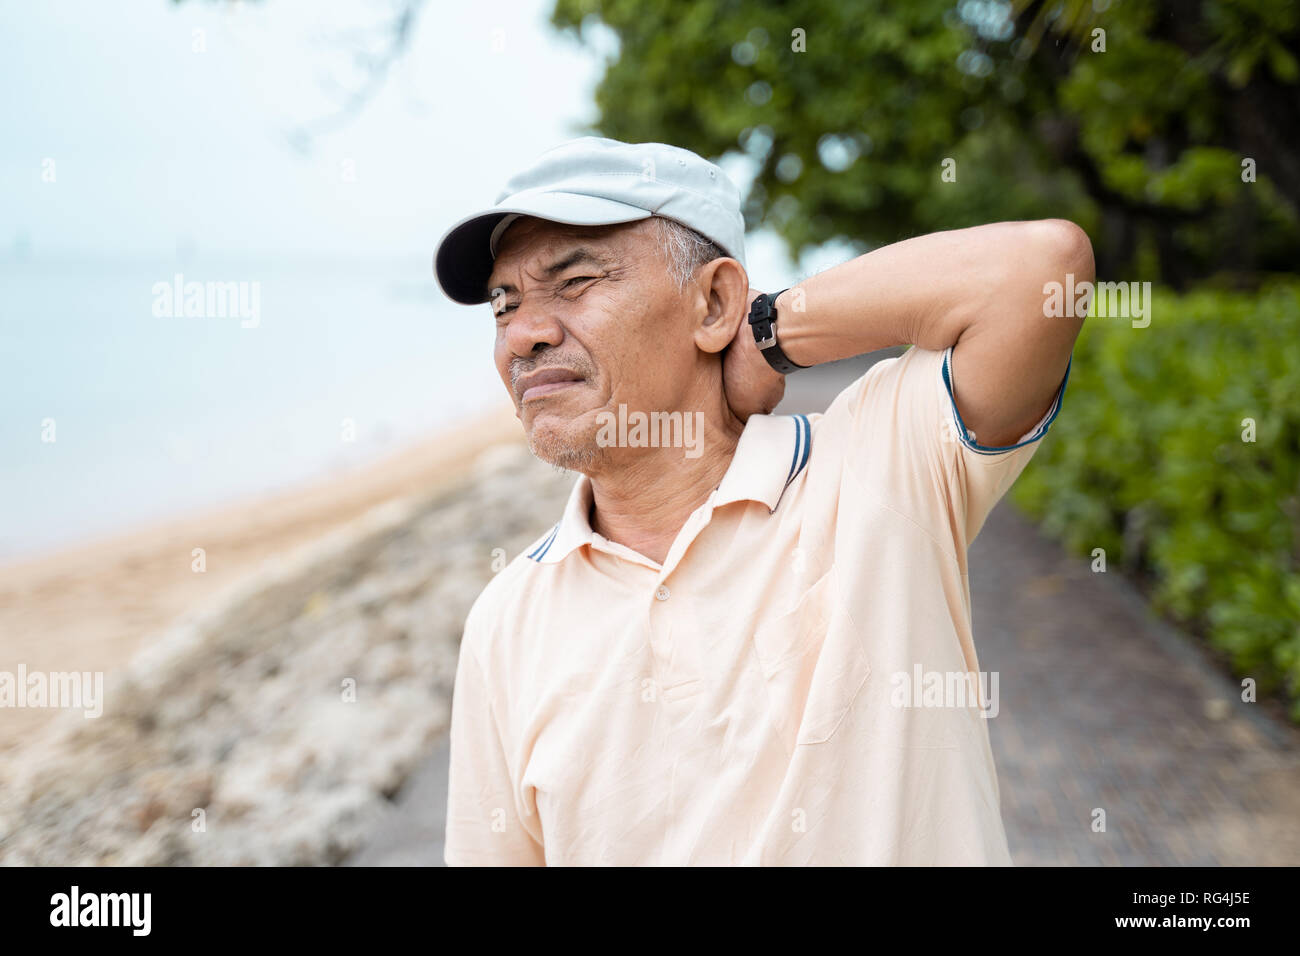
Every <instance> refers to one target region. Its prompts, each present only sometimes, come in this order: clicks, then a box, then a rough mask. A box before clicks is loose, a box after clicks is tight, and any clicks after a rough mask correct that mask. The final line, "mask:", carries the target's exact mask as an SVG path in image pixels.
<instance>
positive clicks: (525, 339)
mask: <svg viewBox="0 0 1300 956" xmlns="http://www.w3.org/2000/svg"><path fill="white" fill-rule="evenodd" d="M506 339H507V341H508V342H509V345H510V350H511V351H512V352H514V353H515V354H516V355H520V356H526V355H531V354H532V353H533V352H534V351H536V349H537V346H539V345H552V346H554V345H559V344H560V342H561V341H563V339H564V329H563V328H562V327H561V325H560V323H559V321H558V320H557V319H556V317H555V313H554V312H553V311H552V310H551V309H550V308H548V307H547V304H546V301H545V298H544V297H543V296H540V295H529V294H527V293H525V294H524V295H523V296H522V297H521V298H520V300H519V304H518V306H516V307H515V310H514V311H513V312H511V313H510V322H509V324H508V325H507V326H506Z"/></svg>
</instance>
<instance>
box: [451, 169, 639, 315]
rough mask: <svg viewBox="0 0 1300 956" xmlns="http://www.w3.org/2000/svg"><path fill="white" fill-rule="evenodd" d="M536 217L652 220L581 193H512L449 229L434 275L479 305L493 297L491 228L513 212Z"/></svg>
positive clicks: (577, 221) (584, 221)
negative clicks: (490, 287)
mask: <svg viewBox="0 0 1300 956" xmlns="http://www.w3.org/2000/svg"><path fill="white" fill-rule="evenodd" d="M512 214H513V215H519V216H536V217H537V218H538V219H547V220H549V221H551V222H559V223H564V224H565V225H570V226H611V225H614V224H616V223H621V222H636V221H637V220H639V219H649V218H650V217H651V216H652V215H653V213H651V212H650V211H649V210H646V209H642V208H641V207H640V206H631V205H628V204H627V203H621V202H617V201H616V200H613V199H601V198H600V197H598V196H583V195H580V194H578V193H564V192H541V193H537V194H536V195H532V196H529V195H528V194H526V193H520V194H519V195H516V196H510V197H508V198H507V199H506V200H505V201H504V205H500V206H493V207H492V208H491V209H490V210H486V211H484V212H478V213H473V214H472V215H469V216H466V217H465V218H464V219H462V220H460V222H458V223H456V224H455V225H454V226H452V227H451V228H450V229H448V230H447V231H446V232H445V233H443V236H442V238H441V239H439V240H438V246H437V249H436V251H435V252H434V254H433V274H434V276H435V277H437V280H438V285H439V286H440V287H441V288H442V291H443V293H445V294H446V296H447V297H448V298H449V299H451V300H452V301H454V302H460V303H462V304H464V305H479V304H481V303H483V302H488V301H490V300H491V296H490V295H489V294H488V288H487V281H488V278H489V276H491V275H492V263H493V261H494V256H493V254H492V249H491V247H490V243H491V239H492V232H493V230H494V229H496V227H497V224H498V223H500V222H501V220H502V219H504V218H505V217H506V216H509V215H512Z"/></svg>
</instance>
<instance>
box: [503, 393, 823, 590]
mask: <svg viewBox="0 0 1300 956" xmlns="http://www.w3.org/2000/svg"><path fill="white" fill-rule="evenodd" d="M811 452H812V423H811V422H809V420H808V416H807V415H751V416H750V417H749V419H748V421H746V422H745V430H744V431H743V432H741V434H740V441H739V442H737V444H736V452H735V455H734V456H733V457H732V459H731V464H730V465H729V466H728V467H727V472H726V474H725V475H723V476H722V481H721V483H720V484H719V485H718V487H717V489H716V490H715V491H714V494H713V507H715V508H716V507H718V506H719V505H724V504H729V503H730V502H733V501H761V502H762V503H763V504H765V505H767V508H768V513H769V514H774V513H775V512H776V509H777V506H778V505H779V504H780V503H781V499H782V498H783V497H784V495H785V491H786V489H787V488H789V487H790V485H791V484H793V483H794V480H795V479H796V478H798V477H799V475H800V474H802V473H803V471H804V469H805V468H806V467H807V465H808V459H809V457H810V455H811ZM593 500H594V498H593V495H592V488H591V479H590V478H588V477H587V476H586V475H579V476H578V480H577V481H576V482H574V485H573V490H572V491H570V492H569V500H568V503H567V504H566V505H565V507H564V514H563V516H562V517H561V518H560V520H559V521H557V522H556V523H555V524H554V525H552V526H551V527H550V528H549V529H548V530H547V532H546V533H545V534H543V535H542V536H541V537H540V538H538V539H537V540H536V541H534V542H533V543H532V545H531V546H530V547H529V549H528V551H527V555H528V557H529V558H530V559H531V560H533V561H536V562H538V563H539V564H554V563H556V562H558V561H560V560H562V559H563V558H564V557H566V556H567V555H568V554H569V553H570V552H572V551H573V550H574V549H575V548H577V547H579V546H580V545H583V544H590V543H591V542H592V540H593V538H594V532H593V531H592V529H591V520H590V515H591V505H592V501H593Z"/></svg>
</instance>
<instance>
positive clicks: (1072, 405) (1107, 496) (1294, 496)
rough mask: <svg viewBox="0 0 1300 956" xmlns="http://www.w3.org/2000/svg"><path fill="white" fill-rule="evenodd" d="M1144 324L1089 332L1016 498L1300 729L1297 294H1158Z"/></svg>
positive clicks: (1108, 321) (1099, 325) (1279, 286)
mask: <svg viewBox="0 0 1300 956" xmlns="http://www.w3.org/2000/svg"><path fill="white" fill-rule="evenodd" d="M1151 315H1152V321H1151V324H1150V326H1149V327H1147V328H1133V327H1132V325H1131V323H1130V322H1129V321H1128V320H1126V319H1119V318H1101V317H1094V318H1090V319H1089V320H1088V321H1087V322H1085V323H1084V330H1083V334H1082V335H1081V337H1080V339H1079V343H1078V345H1077V346H1076V348H1075V353H1074V365H1073V367H1072V369H1071V372H1070V382H1069V385H1068V387H1067V389H1066V395H1065V400H1064V404H1063V407H1062V410H1061V414H1060V417H1059V418H1058V419H1057V420H1056V422H1055V423H1054V424H1053V426H1052V437H1051V439H1050V440H1048V441H1047V442H1046V443H1045V444H1044V446H1043V448H1042V449H1040V450H1039V452H1038V454H1037V455H1036V456H1035V457H1034V459H1033V461H1032V462H1031V463H1030V465H1029V467H1028V468H1027V469H1026V471H1025V473H1024V474H1023V475H1022V476H1021V478H1020V480H1019V481H1018V482H1017V484H1016V486H1015V488H1014V490H1013V492H1012V497H1013V500H1015V501H1016V502H1017V503H1018V504H1019V505H1020V506H1021V507H1022V508H1024V509H1025V510H1027V511H1028V512H1029V513H1030V514H1031V515H1033V516H1035V517H1036V518H1037V519H1039V520H1040V522H1041V524H1042V526H1043V527H1044V528H1045V530H1046V531H1047V532H1048V533H1049V534H1052V535H1054V536H1056V537H1058V538H1060V539H1062V540H1063V541H1064V542H1065V543H1066V544H1067V546H1069V547H1071V548H1072V549H1075V550H1079V551H1081V552H1084V553H1090V552H1092V551H1093V549H1095V548H1104V549H1105V552H1106V558H1107V562H1108V568H1109V567H1110V566H1111V565H1114V564H1118V565H1119V567H1121V568H1124V569H1127V570H1130V571H1135V572H1137V573H1138V574H1139V575H1140V576H1141V577H1142V579H1143V581H1144V583H1147V584H1149V585H1150V587H1149V591H1150V596H1151V598H1152V600H1153V602H1154V604H1155V606H1156V608H1157V609H1158V610H1160V611H1161V612H1162V613H1164V614H1166V615H1167V616H1169V617H1170V618H1172V619H1173V620H1174V621H1176V622H1178V623H1180V624H1183V625H1187V626H1189V627H1190V628H1191V629H1193V630H1194V631H1196V632H1198V633H1201V634H1203V635H1205V636H1206V637H1207V638H1208V640H1209V642H1210V643H1211V645H1212V646H1213V647H1215V648H1217V649H1218V650H1220V651H1223V652H1224V653H1225V654H1226V655H1227V657H1228V659H1229V661H1230V663H1231V666H1232V667H1233V669H1234V670H1235V671H1236V672H1237V674H1238V676H1241V677H1247V676H1249V677H1254V678H1255V679H1256V680H1257V682H1258V687H1259V690H1260V692H1261V694H1264V693H1272V692H1275V691H1278V690H1282V691H1283V692H1285V693H1286V695H1287V696H1288V698H1289V700H1290V702H1291V708H1290V712H1291V716H1292V719H1294V720H1297V721H1300V283H1297V282H1294V281H1286V282H1276V283H1273V284H1271V285H1269V286H1267V287H1265V288H1264V289H1263V290H1262V291H1260V292H1259V293H1257V294H1254V295H1243V294H1238V293H1227V292H1220V291H1212V290H1202V291H1197V292H1193V293H1191V294H1188V295H1186V296H1182V297H1175V296H1173V295H1168V294H1165V295H1162V294H1160V293H1157V294H1156V296H1155V299H1154V303H1153V306H1152V313H1151ZM1252 422H1253V427H1254V441H1248V440H1246V439H1247V438H1249V437H1250V435H1249V429H1250V427H1251V423H1252Z"/></svg>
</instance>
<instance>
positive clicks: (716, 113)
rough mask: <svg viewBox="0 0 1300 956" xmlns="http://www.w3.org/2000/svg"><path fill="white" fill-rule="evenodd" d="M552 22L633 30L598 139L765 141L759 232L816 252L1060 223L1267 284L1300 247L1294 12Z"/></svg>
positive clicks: (683, 2) (1135, 256) (625, 6)
mask: <svg viewBox="0 0 1300 956" xmlns="http://www.w3.org/2000/svg"><path fill="white" fill-rule="evenodd" d="M1098 8H1100V9H1098ZM552 23H553V24H554V25H555V26H556V27H557V28H559V29H561V30H564V31H566V32H569V33H571V34H573V35H575V36H577V37H578V38H579V39H580V40H582V41H585V42H593V41H594V40H595V37H594V36H593V33H592V31H593V30H595V29H596V28H597V25H598V24H603V25H604V26H605V27H607V28H609V30H611V31H612V32H613V34H614V35H615V36H616V37H617V40H618V54H617V56H616V57H614V58H611V60H610V61H609V62H608V64H607V66H606V70H605V74H604V76H603V78H602V80H601V82H600V85H599V87H598V89H597V93H596V101H597V107H598V110H599V115H598V118H597V120H596V121H595V123H594V124H593V132H597V133H599V134H601V135H606V136H611V137H614V138H616V139H622V140H627V141H632V142H637V141H645V140H661V141H667V142H672V143H676V144H678V145H682V146H686V147H689V148H691V149H694V150H695V151H697V152H700V153H702V154H704V155H708V156H714V157H720V156H722V155H724V154H726V153H728V152H732V151H742V152H744V153H745V154H747V155H748V156H750V157H751V158H752V159H753V160H754V161H755V164H756V168H757V175H756V177H755V179H754V182H753V185H752V187H751V189H750V192H749V195H748V197H747V200H746V209H745V212H746V219H747V222H748V223H749V224H750V225H751V226H756V225H758V224H760V223H763V224H765V225H769V226H771V227H772V228H774V229H775V230H776V231H777V232H778V233H779V234H781V235H782V236H783V237H784V238H785V239H786V241H787V242H788V244H789V246H790V248H791V251H792V253H794V254H795V255H798V254H799V253H800V252H802V251H803V250H804V249H805V248H807V247H809V246H811V245H815V244H818V243H822V242H826V241H828V240H831V239H849V240H852V241H855V242H859V243H861V244H863V245H864V246H875V245H879V244H883V243H887V242H892V241H895V240H897V239H900V238H903V237H905V236H908V235H913V234H916V233H918V232H925V231H930V230H934V229H944V228H954V227H958V226H964V225H972V224H975V223H978V222H987V221H991V220H997V219H1014V218H1037V217H1044V216H1063V217H1066V218H1070V219H1074V220H1075V221H1077V222H1080V223H1081V224H1082V225H1084V227H1085V228H1086V229H1088V231H1089V233H1090V234H1091V235H1092V237H1093V240H1094V246H1095V248H1096V252H1097V258H1098V264H1099V270H1100V272H1101V274H1102V276H1103V277H1107V276H1109V277H1112V278H1122V277H1127V278H1135V277H1139V276H1141V277H1147V276H1152V277H1154V276H1157V275H1158V276H1159V277H1161V278H1162V279H1163V280H1164V281H1166V282H1168V283H1169V284H1171V285H1173V286H1175V287H1181V286H1183V285H1185V284H1186V283H1187V282H1188V281H1189V280H1190V279H1192V278H1197V277H1205V276H1208V275H1210V274H1211V273H1214V272H1220V273H1224V274H1225V277H1226V278H1231V279H1235V280H1237V281H1245V282H1253V281H1254V280H1256V279H1257V278H1258V277H1259V274H1260V273H1261V272H1267V271H1275V270H1276V271H1289V270H1291V269H1293V264H1294V262H1295V261H1296V258H1297V253H1300V67H1298V66H1297V53H1296V51H1297V48H1300V8H1297V7H1296V6H1295V5H1294V4H1292V3H1291V2H1289V0H1234V2H1232V3H1230V4H1229V3H1223V2H1212V0H1119V2H1115V3H1113V4H1109V5H1108V2H1107V0H1091V2H1089V0H1083V2H1079V0H1067V2H1057V3H1054V4H1052V5H1050V6H1049V5H1047V4H1044V3H1041V2H1028V3H1025V2H1021V3H1018V4H1012V3H1009V2H1005V0H962V2H960V3H958V4H957V5H955V6H954V5H953V4H952V3H951V0H909V2H908V3H905V4H904V3H885V2H884V0H860V2H852V3H850V2H843V0H835V2H831V0H689V2H687V0H636V2H632V0H557V3H556V6H555V9H554V11H553V13H552ZM1094 31H1103V32H1100V33H1097V32H1094ZM1243 164H1245V165H1243ZM1248 168H1249V169H1248ZM945 169H946V170H948V175H947V177H945V176H944V170H945ZM1248 172H1253V174H1254V178H1256V179H1257V181H1255V182H1248V181H1245V180H1246V179H1249V178H1251V177H1250V176H1249V175H1248V174H1247V173H1248ZM1125 273H1127V275H1125Z"/></svg>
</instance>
